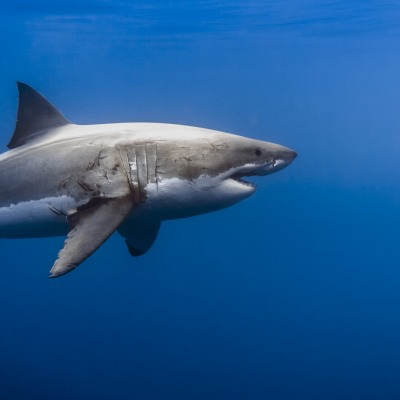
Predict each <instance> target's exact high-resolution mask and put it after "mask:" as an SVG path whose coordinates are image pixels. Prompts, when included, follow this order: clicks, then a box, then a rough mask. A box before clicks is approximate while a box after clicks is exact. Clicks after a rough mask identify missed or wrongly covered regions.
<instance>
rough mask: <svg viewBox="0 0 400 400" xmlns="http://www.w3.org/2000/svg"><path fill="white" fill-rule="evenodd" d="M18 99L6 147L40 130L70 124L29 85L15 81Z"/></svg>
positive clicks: (35, 135) (35, 134)
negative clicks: (13, 123) (16, 113)
mask: <svg viewBox="0 0 400 400" xmlns="http://www.w3.org/2000/svg"><path fill="white" fill-rule="evenodd" d="M17 85H18V93H19V101H18V115H17V124H16V127H15V131H14V134H13V136H12V138H11V140H10V143H8V145H7V146H8V148H10V149H13V148H14V147H18V146H21V145H22V144H24V143H26V142H28V141H29V140H30V139H32V138H34V137H37V136H38V135H40V133H41V132H42V131H45V130H47V129H50V128H57V127H60V126H64V125H67V124H70V122H69V121H68V120H67V119H65V118H64V117H63V116H62V115H61V114H60V112H59V111H57V110H56V108H55V107H54V106H53V105H51V104H50V103H49V102H48V101H47V100H46V99H45V98H44V97H43V96H42V95H41V94H39V93H38V92H37V91H36V90H34V89H32V88H31V87H30V86H29V85H27V84H26V83H22V82H17Z"/></svg>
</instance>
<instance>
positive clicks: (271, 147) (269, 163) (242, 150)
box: [219, 137, 297, 197]
mask: <svg viewBox="0 0 400 400" xmlns="http://www.w3.org/2000/svg"><path fill="white" fill-rule="evenodd" d="M219 152H220V153H221V160H220V164H221V169H225V171H224V172H223V173H222V174H220V178H221V179H223V180H224V181H225V182H226V183H227V184H229V185H232V186H234V187H236V188H237V190H238V191H241V192H243V196H245V197H247V195H249V194H252V193H254V191H255V190H256V186H255V185H254V184H253V183H252V182H251V181H249V180H247V179H246V178H248V177H250V178H251V177H252V176H264V175H269V174H272V173H273V172H277V171H279V170H281V169H283V168H285V167H286V166H287V165H289V164H290V163H291V162H292V161H293V160H294V159H295V158H296V156H297V153H296V152H295V151H293V150H291V149H289V148H287V147H284V146H281V145H278V144H274V143H269V142H263V141H260V140H254V139H247V138H243V137H235V138H234V140H232V141H231V142H230V143H227V144H224V145H223V146H222V148H221V149H220V150H219ZM225 165H226V166H225Z"/></svg>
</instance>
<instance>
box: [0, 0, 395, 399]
mask: <svg viewBox="0 0 400 400" xmlns="http://www.w3.org/2000/svg"><path fill="white" fill-rule="evenodd" d="M0 21H1V23H0V33H1V35H0V51H1V58H0V105H1V107H0V109H1V119H0V146H1V147H2V149H1V150H2V151H5V150H6V144H7V143H8V141H9V139H10V137H11V134H12V132H13V129H14V126H15V115H16V109H17V91H16V86H15V81H17V80H18V81H23V82H26V83H29V84H30V85H32V86H33V87H35V88H36V89H37V90H39V91H40V92H41V93H42V94H44V95H45V96H46V97H47V98H48V99H49V100H50V101H51V102H52V103H53V104H55V105H56V107H57V108H58V109H60V110H61V112H62V113H63V114H64V115H65V116H66V117H67V118H68V119H70V120H71V121H73V122H76V123H81V124H88V123H107V122H124V121H125V122H128V121H132V122H136V121H151V122H171V123H180V124H188V125H195V126H202V127H207V128H211V129H218V130H222V131H225V132H230V133H236V134H240V135H244V136H249V137H254V138H259V139H263V140H267V141H272V142H276V143H280V144H283V145H286V146H288V147H291V148H294V149H296V151H297V152H298V157H297V159H296V160H295V162H294V163H293V164H292V165H290V166H289V167H288V168H286V169H285V170H283V171H280V172H278V173H276V174H274V175H271V176H268V177H264V178H259V179H256V181H257V184H258V190H257V193H256V194H255V195H253V196H252V197H251V198H249V199H247V200H245V201H243V202H241V203H239V204H238V205H236V206H234V207H231V208H228V209H225V210H222V211H219V212H216V213H211V214H207V215H203V216H199V217H195V218H190V219H182V220H176V221H169V222H165V223H164V224H163V226H162V228H161V231H160V234H159V237H158V240H157V242H156V243H155V245H154V247H153V249H152V250H151V251H150V252H149V253H148V254H146V255H145V256H143V257H142V258H137V259H133V258H131V257H130V255H129V254H128V252H127V250H126V248H125V244H124V243H123V240H121V238H120V237H119V236H118V235H114V236H113V237H112V238H110V239H109V240H108V241H107V242H106V243H105V244H104V245H103V246H102V247H101V248H100V249H99V250H98V251H97V252H96V253H95V254H94V255H93V256H91V257H90V258H89V259H88V260H87V261H85V262H84V263H83V264H82V265H81V266H80V267H79V269H77V270H76V271H74V272H72V273H70V274H68V275H67V276H64V277H62V278H59V279H48V278H47V275H48V271H49V269H50V268H51V266H52V264H53V262H54V259H55V258H56V256H57V252H58V250H59V249H60V248H61V246H62V244H63V238H48V239H29V240H22V239H20V240H2V241H1V242H0V252H1V263H0V267H1V268H0V321H1V325H0V398H1V399H27V400H31V399H35V400H36V399H41V400H47V399H49V400H53V399H58V400H64V399H75V400H81V399H82V400H83V399H84V400H92V399H93V400H106V399H119V400H124V399H129V400H131V399H135V400H136V399H137V400H153V399H157V400H158V399H160V400H163V399H174V400H178V399H185V400H186V399H229V400H233V399H238V400H242V399H243V400H244V399H246V400H247V399H249V400H286V399H296V400H298V399H307V400H317V399H318V400H320V399H328V400H329V399H340V400H347V399H351V400H370V399H371V400H374V399H386V400H392V399H393V400H394V399H399V398H400V379H399V377H400V254H399V240H400V230H399V226H400V214H399V200H400V179H399V177H400V175H399V154H400V111H399V107H400V78H399V76H400V72H399V71H400V40H399V38H400V36H399V35H400V24H399V21H400V5H399V3H398V2H395V1H368V0H367V1H360V0H358V1H357V0H350V1H344V0H338V1H327V0H326V1H312V0H304V1H296V0H282V1H274V0H266V1H257V0H255V1H237V0H231V1H226V0H220V1H216V0H215V1H211V0H200V1H191V0H186V1H179V0H176V1H161V0H158V1H156V0H149V1H142V2H139V1H137V2H130V1H123V0H121V1H105V0H96V1H94V0H79V1H78V0H70V1H66V0H63V1H50V0H37V1H35V2H32V1H28V0H24V1H22V0H16V1H8V2H3V3H2V5H1V6H0ZM39 173H40V171H38V174H39ZM0 195H1V188H0Z"/></svg>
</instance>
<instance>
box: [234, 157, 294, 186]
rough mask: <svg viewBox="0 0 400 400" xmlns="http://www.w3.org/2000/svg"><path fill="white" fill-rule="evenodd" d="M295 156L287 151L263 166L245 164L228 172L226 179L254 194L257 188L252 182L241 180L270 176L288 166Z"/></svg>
mask: <svg viewBox="0 0 400 400" xmlns="http://www.w3.org/2000/svg"><path fill="white" fill-rule="evenodd" d="M296 156H297V153H296V152H294V151H292V150H289V149H288V151H287V152H286V154H285V155H284V156H282V157H279V158H272V159H270V160H267V161H266V162H264V163H263V164H259V165H256V164H246V165H243V166H241V167H238V168H235V169H234V171H230V173H229V175H228V176H227V178H228V179H231V180H233V181H235V182H237V183H239V184H240V185H243V186H244V187H245V188H246V189H247V190H249V189H252V191H253V192H254V191H255V190H256V188H257V186H256V185H255V184H254V183H253V182H251V181H248V180H247V179H243V178H247V177H252V176H265V175H269V174H272V173H273V172H276V171H279V170H281V169H283V168H285V167H286V166H288V165H289V164H290V163H291V162H292V161H293V160H294V159H295V158H296Z"/></svg>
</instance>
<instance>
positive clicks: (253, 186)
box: [230, 174, 257, 189]
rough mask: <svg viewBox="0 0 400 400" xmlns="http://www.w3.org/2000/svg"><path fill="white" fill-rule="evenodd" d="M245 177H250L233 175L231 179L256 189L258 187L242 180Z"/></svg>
mask: <svg viewBox="0 0 400 400" xmlns="http://www.w3.org/2000/svg"><path fill="white" fill-rule="evenodd" d="M244 176H249V175H248V174H233V175H231V177H230V178H231V179H233V180H234V181H236V182H238V183H240V184H242V185H245V186H248V187H251V188H253V189H255V188H256V187H257V186H256V185H255V184H254V183H253V182H249V181H245V180H244V179H242V178H243V177H244Z"/></svg>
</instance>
